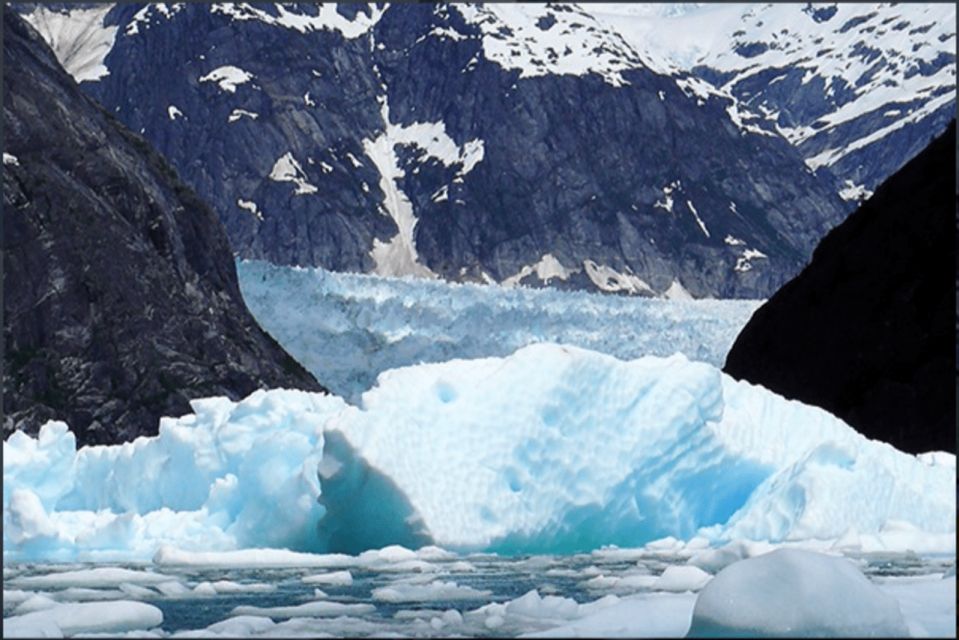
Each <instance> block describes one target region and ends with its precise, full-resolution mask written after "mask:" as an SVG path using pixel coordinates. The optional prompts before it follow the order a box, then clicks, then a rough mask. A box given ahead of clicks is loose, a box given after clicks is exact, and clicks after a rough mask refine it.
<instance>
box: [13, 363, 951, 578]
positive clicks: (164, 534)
mask: <svg viewBox="0 0 959 640" xmlns="http://www.w3.org/2000/svg"><path fill="white" fill-rule="evenodd" d="M193 409H194V413H193V414H191V415H187V416H183V417H180V418H177V419H172V418H168V419H164V420H163V421H162V422H161V425H160V432H159V435H157V436H155V437H151V438H146V437H144V438H139V439H137V440H136V441H134V442H132V443H128V444H124V445H118V446H98V447H85V448H83V449H81V450H79V451H76V449H75V441H74V439H73V436H72V434H70V433H69V432H68V431H67V428H66V425H63V424H62V423H48V424H47V425H46V426H44V427H43V429H42V430H41V432H40V434H39V437H38V438H36V439H34V438H31V437H28V436H26V435H24V434H22V433H17V434H14V435H12V436H11V437H10V438H9V439H8V440H7V441H6V442H5V443H4V494H3V500H4V502H3V508H4V516H3V518H4V534H3V535H4V557H5V558H7V559H15V560H21V559H58V560H74V559H118V558H130V559H150V558H151V557H152V556H153V554H154V553H155V552H156V551H157V549H158V548H160V547H164V548H165V549H169V548H177V549H181V550H185V551H194V552H201V551H208V550H218V551H222V550H225V549H250V548H259V547H274V548H286V549H291V550H295V551H306V552H313V553H331V552H342V553H351V554H355V553H359V552H361V551H364V550H366V549H374V548H380V547H384V546H387V545H390V544H399V545H403V546H405V547H409V548H418V547H422V546H424V545H429V544H435V545H439V546H442V547H445V548H448V549H453V550H457V551H471V550H487V551H497V552H500V553H528V552H537V553H565V552H573V551H581V550H590V549H596V548H599V547H601V546H603V545H610V544H614V545H618V546H620V547H636V546H641V545H643V544H645V543H647V542H649V541H651V540H654V539H657V538H662V537H665V536H673V537H675V538H678V539H686V540H688V539H690V538H692V537H694V536H704V537H706V538H707V539H708V540H710V541H711V542H712V543H714V544H716V545H719V544H722V543H724V542H726V541H729V540H731V539H738V538H745V539H753V540H768V541H773V542H782V541H795V540H809V539H821V540H835V541H836V542H837V544H839V543H842V544H847V545H849V544H857V543H861V542H862V541H864V540H865V541H869V544H871V545H873V547H876V548H883V547H886V548H893V547H898V548H907V547H908V548H913V549H914V550H917V551H918V550H921V549H923V547H922V546H921V545H922V544H927V543H928V544H930V545H932V546H933V547H935V550H939V551H942V550H952V551H954V549H955V538H954V536H955V528H956V520H955V508H956V503H955V484H956V471H955V456H954V455H951V454H937V455H924V456H912V455H908V454H904V453H901V452H899V451H897V450H895V449H894V448H892V447H890V446H888V445H886V444H883V443H879V442H874V441H870V440H867V439H866V438H864V437H862V436H861V435H859V434H857V433H856V432H855V431H853V430H852V429H850V428H849V427H848V426H847V425H845V424H844V423H843V422H842V421H840V420H839V419H837V418H835V417H833V416H831V415H830V414H828V413H826V412H825V411H822V410H820V409H817V408H814V407H809V406H806V405H803V404H801V403H798V402H793V401H788V400H785V399H783V398H781V397H779V396H776V395H775V394H773V393H771V392H769V391H767V390H765V389H762V388H760V387H756V386H753V385H750V384H748V383H742V382H736V381H734V380H732V379H730V378H729V377H727V376H725V375H724V374H722V373H721V372H720V371H719V370H718V369H716V368H715V367H713V366H711V365H708V364H705V363H700V362H691V361H689V360H688V359H686V358H685V357H684V356H682V355H674V356H671V357H668V358H659V357H644V358H640V359H637V360H631V361H622V360H619V359H617V358H614V357H612V356H609V355H604V354H600V353H596V352H592V351H587V350H585V349H580V348H576V347H571V346H561V345H555V344H539V345H532V346H528V347H525V348H522V349H520V350H518V351H517V352H515V353H513V354H512V355H510V356H507V357H503V358H484V359H479V360H453V361H450V362H445V363H434V364H424V365H418V366H411V367H405V368H401V369H395V370H391V371H388V372H385V373H383V374H381V375H380V377H379V379H378V382H377V385H376V386H375V387H374V388H373V389H371V390H369V391H367V392H366V393H365V394H363V396H362V399H361V403H360V405H359V406H351V405H347V404H346V403H345V402H344V401H343V400H341V399H339V398H337V397H335V396H327V395H322V394H310V393H305V392H296V391H285V390H274V391H257V392H255V393H253V394H252V395H251V396H249V397H248V398H246V399H244V400H243V401H241V402H231V401H229V400H227V399H225V398H212V399H206V400H198V401H195V402H194V403H193ZM917 545H919V546H917ZM164 553H166V554H167V555H168V556H169V555H170V553H171V552H170V551H165V552H164ZM321 564H322V563H321ZM318 566H319V565H318Z"/></svg>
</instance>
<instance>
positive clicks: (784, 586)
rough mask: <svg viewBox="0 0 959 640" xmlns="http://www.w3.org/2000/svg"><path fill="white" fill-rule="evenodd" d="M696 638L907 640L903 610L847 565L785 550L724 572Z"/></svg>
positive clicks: (702, 599) (698, 611) (697, 621)
mask: <svg viewBox="0 0 959 640" xmlns="http://www.w3.org/2000/svg"><path fill="white" fill-rule="evenodd" d="M689 635H690V636H691V637H716V636H732V637H784V636H793V637H795V636H804V637H834V638H835V637H842V636H851V637H859V638H865V637H903V636H905V635H908V633H907V629H906V623H905V621H904V620H903V617H902V613H901V611H900V609H899V604H898V602H897V601H896V599H895V598H893V597H892V596H890V595H888V594H886V593H883V592H882V591H881V590H880V589H879V588H878V587H876V586H875V585H874V584H872V583H871V582H869V580H868V579H867V578H866V577H865V576H864V575H863V574H862V573H860V571H859V570H858V569H856V567H855V566H854V565H853V564H852V563H850V562H849V561H848V560H846V559H845V558H837V557H831V556H826V555H823V554H819V553H815V552H811V551H803V550H799V549H778V550H776V551H773V552H772V553H768V554H765V555H762V556H759V557H756V558H750V559H748V560H741V561H739V562H736V563H734V564H732V565H730V566H729V567H727V568H726V569H723V570H722V571H720V572H719V574H718V575H717V576H716V577H715V578H713V580H712V581H711V582H710V583H709V584H707V585H706V587H705V588H704V589H703V590H702V592H700V594H699V597H698V599H697V600H696V606H695V608H694V609H693V620H692V626H691V627H690V633H689Z"/></svg>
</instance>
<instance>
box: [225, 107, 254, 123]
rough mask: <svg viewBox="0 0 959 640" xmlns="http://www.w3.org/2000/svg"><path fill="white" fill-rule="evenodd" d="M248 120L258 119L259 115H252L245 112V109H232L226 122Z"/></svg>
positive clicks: (249, 112) (250, 112)
mask: <svg viewBox="0 0 959 640" xmlns="http://www.w3.org/2000/svg"><path fill="white" fill-rule="evenodd" d="M244 117H246V118H250V119H251V120H256V119H257V118H259V117H260V114H258V113H253V112H252V111H247V110H246V109H234V110H233V111H231V112H230V115H229V116H227V119H226V121H227V122H236V121H237V120H239V119H240V118H244Z"/></svg>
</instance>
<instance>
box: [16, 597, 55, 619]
mask: <svg viewBox="0 0 959 640" xmlns="http://www.w3.org/2000/svg"><path fill="white" fill-rule="evenodd" d="M4 600H6V599H4ZM57 604H58V603H57V601H56V600H54V599H53V598H50V597H48V596H45V595H43V594H42V593H38V594H36V595H32V596H30V597H29V598H27V599H26V600H24V601H23V602H21V603H20V604H18V605H17V606H16V608H14V610H13V615H15V616H19V615H23V614H25V613H32V612H34V611H42V610H44V609H49V608H51V607H55V606H57Z"/></svg>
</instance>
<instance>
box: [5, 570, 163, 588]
mask: <svg viewBox="0 0 959 640" xmlns="http://www.w3.org/2000/svg"><path fill="white" fill-rule="evenodd" d="M173 579H174V578H173V576H168V575H164V574H162V573H153V572H151V571H136V570H134V569H121V568H119V567H97V568H95V569H80V570H77V571H62V572H58V573H48V574H46V575H42V576H24V577H20V578H16V579H14V580H11V583H14V584H16V585H17V586H20V587H28V588H34V589H37V588H40V589H50V588H54V589H56V588H60V589H65V588H67V587H112V586H117V585H121V584H124V583H127V584H140V585H143V584H149V585H155V584H159V583H161V582H168V581H170V580H173Z"/></svg>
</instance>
